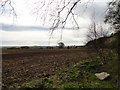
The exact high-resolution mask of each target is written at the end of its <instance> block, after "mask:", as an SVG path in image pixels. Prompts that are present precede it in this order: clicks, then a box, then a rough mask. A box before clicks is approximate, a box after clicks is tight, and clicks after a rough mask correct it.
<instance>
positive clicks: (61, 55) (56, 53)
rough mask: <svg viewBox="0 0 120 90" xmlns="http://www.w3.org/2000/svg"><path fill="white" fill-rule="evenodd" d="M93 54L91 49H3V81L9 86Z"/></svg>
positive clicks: (38, 76)
mask: <svg viewBox="0 0 120 90" xmlns="http://www.w3.org/2000/svg"><path fill="white" fill-rule="evenodd" d="M93 55H94V53H93V50H92V49H90V50H88V49H43V50H40V49H37V50H36V49H35V50H29V49H21V50H20V49H18V50H17V49H11V50H3V51H2V67H3V68H2V69H3V78H2V79H3V83H4V84H5V85H7V86H10V85H13V84H20V83H23V82H26V81H28V80H30V79H31V78H32V79H34V78H40V77H41V75H42V74H43V73H49V74H50V73H52V72H54V71H56V70H59V69H61V68H64V67H68V66H69V65H71V64H74V63H77V62H79V61H80V60H84V59H86V58H89V57H91V56H93Z"/></svg>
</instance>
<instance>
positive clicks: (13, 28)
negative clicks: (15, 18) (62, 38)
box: [0, 24, 49, 31]
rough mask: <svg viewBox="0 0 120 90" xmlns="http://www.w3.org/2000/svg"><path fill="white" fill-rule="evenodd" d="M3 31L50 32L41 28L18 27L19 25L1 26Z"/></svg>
mask: <svg viewBox="0 0 120 90" xmlns="http://www.w3.org/2000/svg"><path fill="white" fill-rule="evenodd" d="M0 25H1V26H2V30H4V31H26V30H29V31H30V30H49V28H45V27H40V26H18V25H9V24H0Z"/></svg>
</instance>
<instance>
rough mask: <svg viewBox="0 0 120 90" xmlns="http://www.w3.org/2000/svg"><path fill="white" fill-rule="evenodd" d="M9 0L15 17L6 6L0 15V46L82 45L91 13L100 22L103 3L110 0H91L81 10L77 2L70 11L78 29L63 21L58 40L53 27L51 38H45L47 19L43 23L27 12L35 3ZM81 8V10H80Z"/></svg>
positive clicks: (46, 36) (81, 6)
mask: <svg viewBox="0 0 120 90" xmlns="http://www.w3.org/2000/svg"><path fill="white" fill-rule="evenodd" d="M13 1H14V6H15V10H16V13H17V18H15V17H13V16H11V15H9V9H7V10H6V11H5V12H4V14H3V15H1V16H0V31H1V33H0V34H1V35H0V38H1V40H2V46H16V45H17V46H23V45H30V46H32V45H57V42H59V41H62V42H64V43H65V45H83V44H85V43H86V32H87V29H88V27H89V24H90V22H91V16H92V14H93V12H94V11H95V16H96V21H97V22H98V23H100V24H103V20H104V15H105V11H106V8H107V2H108V1H111V0H104V2H103V0H94V2H92V3H89V4H88V6H87V9H85V8H86V6H85V4H82V3H80V4H78V6H77V7H76V9H75V11H74V12H75V13H77V14H79V15H80V16H79V18H78V19H77V21H78V24H79V26H80V29H79V30H73V28H72V23H69V22H67V23H68V24H67V25H66V27H65V29H64V30H63V33H62V36H63V38H62V40H60V36H61V30H60V28H59V29H56V30H55V31H54V32H53V34H52V37H51V39H49V37H50V30H49V28H50V25H51V24H50V23H49V21H47V22H45V24H44V25H43V22H42V20H41V19H39V18H37V16H36V15H33V14H31V12H32V10H33V8H32V7H31V5H32V3H35V2H33V0H30V1H31V2H27V0H13ZM34 1H38V0H34ZM47 1H48V0H46V2H47ZM84 3H86V2H84ZM84 10H85V13H83V12H84ZM40 15H42V12H41V13H39V16H40ZM36 18H37V20H36Z"/></svg>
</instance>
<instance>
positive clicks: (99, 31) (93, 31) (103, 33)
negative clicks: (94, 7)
mask: <svg viewBox="0 0 120 90" xmlns="http://www.w3.org/2000/svg"><path fill="white" fill-rule="evenodd" d="M109 33H110V30H108V29H106V28H103V26H102V25H100V24H98V23H97V22H96V20H95V17H94V18H93V19H92V22H91V24H90V27H89V28H88V34H87V40H88V43H87V46H90V47H91V48H93V49H95V52H96V54H97V55H98V56H99V57H100V59H101V64H104V61H105V60H106V56H105V55H104V53H105V50H104V48H106V46H105V44H104V39H105V38H106V37H107V36H108V34H109ZM102 37H103V38H102ZM105 40H106V39H105Z"/></svg>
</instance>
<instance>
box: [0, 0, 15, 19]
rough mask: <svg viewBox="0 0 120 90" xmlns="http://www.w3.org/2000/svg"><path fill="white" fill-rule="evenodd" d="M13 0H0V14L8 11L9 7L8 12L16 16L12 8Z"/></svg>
mask: <svg viewBox="0 0 120 90" xmlns="http://www.w3.org/2000/svg"><path fill="white" fill-rule="evenodd" d="M13 4H14V2H13V1H11V0H1V1H0V14H3V13H4V12H6V11H8V7H9V12H10V13H9V14H12V15H14V16H15V17H16V16H17V14H16V11H15V8H14V5H13Z"/></svg>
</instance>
